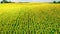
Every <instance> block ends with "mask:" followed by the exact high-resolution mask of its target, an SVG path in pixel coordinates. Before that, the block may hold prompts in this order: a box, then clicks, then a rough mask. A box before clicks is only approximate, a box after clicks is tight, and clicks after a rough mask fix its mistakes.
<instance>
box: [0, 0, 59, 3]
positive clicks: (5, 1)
mask: <svg viewBox="0 0 60 34" xmlns="http://www.w3.org/2000/svg"><path fill="white" fill-rule="evenodd" d="M1 3H14V2H11V1H7V0H2V1H1ZM53 3H60V1H58V2H56V1H53Z"/></svg>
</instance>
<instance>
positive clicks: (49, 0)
mask: <svg viewBox="0 0 60 34" xmlns="http://www.w3.org/2000/svg"><path fill="white" fill-rule="evenodd" d="M0 1H1V0H0ZM8 1H10V0H8ZM11 1H13V2H19V1H20V2H52V1H59V0H11Z"/></svg>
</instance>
